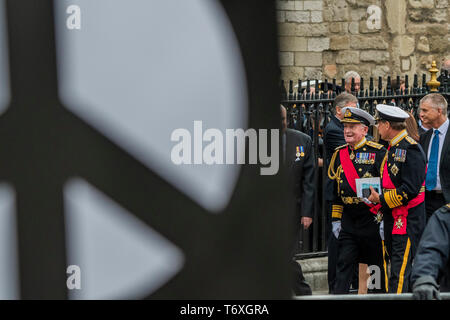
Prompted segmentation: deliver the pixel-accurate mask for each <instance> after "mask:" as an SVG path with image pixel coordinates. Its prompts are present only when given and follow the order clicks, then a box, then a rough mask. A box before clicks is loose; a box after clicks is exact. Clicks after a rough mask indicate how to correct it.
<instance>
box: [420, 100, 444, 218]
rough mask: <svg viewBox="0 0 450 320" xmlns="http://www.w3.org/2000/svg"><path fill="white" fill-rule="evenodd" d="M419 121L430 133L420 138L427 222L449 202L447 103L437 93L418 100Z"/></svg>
mask: <svg viewBox="0 0 450 320" xmlns="http://www.w3.org/2000/svg"><path fill="white" fill-rule="evenodd" d="M420 117H421V119H422V121H423V123H424V124H425V125H427V126H429V127H431V129H430V130H428V131H427V132H425V133H424V134H422V135H421V136H420V144H421V146H422V149H423V150H424V152H425V154H426V155H427V161H428V168H427V176H426V181H425V187H426V191H425V208H426V212H427V220H428V219H429V218H430V217H431V215H432V214H433V212H435V211H436V210H437V209H439V208H440V207H442V206H443V205H444V204H446V203H448V202H450V175H449V174H448V173H449V172H450V130H448V126H449V120H448V116H447V101H446V100H445V98H444V97H443V96H442V95H440V94H439V93H431V94H428V95H426V96H425V97H423V98H422V99H421V100H420Z"/></svg>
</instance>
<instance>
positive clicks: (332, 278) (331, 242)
mask: <svg viewBox="0 0 450 320" xmlns="http://www.w3.org/2000/svg"><path fill="white" fill-rule="evenodd" d="M332 204H333V202H332V201H327V205H328V221H327V228H328V230H327V234H328V240H327V252H328V270H327V279H328V293H329V294H333V293H335V292H334V287H335V285H336V266H337V260H338V256H339V247H338V244H339V241H338V239H336V237H335V236H334V234H333V232H332V228H331V208H332ZM358 275H359V268H358V264H357V263H355V264H354V266H353V276H352V280H351V287H352V288H353V289H358V280H359V279H358V278H359V276H358Z"/></svg>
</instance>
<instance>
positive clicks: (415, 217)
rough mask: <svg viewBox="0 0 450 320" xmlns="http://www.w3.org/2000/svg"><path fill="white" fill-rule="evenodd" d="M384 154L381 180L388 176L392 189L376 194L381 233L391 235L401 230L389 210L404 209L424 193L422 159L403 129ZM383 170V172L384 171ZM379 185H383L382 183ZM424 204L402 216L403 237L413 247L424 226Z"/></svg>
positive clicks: (423, 165)
mask: <svg viewBox="0 0 450 320" xmlns="http://www.w3.org/2000/svg"><path fill="white" fill-rule="evenodd" d="M389 146H390V147H389V148H388V151H387V153H386V159H385V162H386V164H387V165H386V166H385V165H384V163H383V166H382V171H381V176H382V180H383V178H384V177H385V176H386V175H389V177H390V179H391V181H392V183H393V184H394V186H395V189H393V188H392V189H391V188H386V189H385V188H383V194H380V203H381V211H382V212H383V218H384V232H385V235H386V234H388V233H389V234H391V233H392V232H393V229H394V228H396V229H401V228H402V226H403V222H401V223H398V221H394V217H393V209H394V208H396V207H400V206H406V205H408V203H409V202H410V201H411V200H412V199H414V198H416V197H417V196H418V195H419V192H424V191H425V186H424V185H423V183H424V181H425V170H426V157H425V154H424V152H423V150H422V147H421V146H420V145H419V144H418V143H417V142H416V141H415V140H414V139H413V138H411V137H409V136H408V134H407V132H406V130H402V131H401V132H400V133H399V134H398V135H397V136H396V137H394V138H393V139H392V140H391V141H390V143H389ZM385 167H386V168H387V172H385V171H384V168H385ZM382 184H383V183H382ZM425 221H426V214H425V203H424V202H422V203H420V204H419V205H417V206H415V207H413V208H410V209H408V215H407V217H406V234H408V236H409V237H410V238H411V244H412V245H413V247H414V244H417V243H418V241H419V239H420V235H421V234H422V232H423V228H424V227H425Z"/></svg>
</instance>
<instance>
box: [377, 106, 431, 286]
mask: <svg viewBox="0 0 450 320" xmlns="http://www.w3.org/2000/svg"><path fill="white" fill-rule="evenodd" d="M376 109H377V112H378V116H377V127H378V132H379V133H380V136H381V138H382V139H383V140H385V141H389V146H388V150H387V153H386V157H385V159H384V161H383V165H382V169H381V177H382V178H381V179H382V188H383V191H382V193H380V194H378V192H376V191H375V190H373V189H371V190H372V192H371V195H370V197H369V200H370V201H371V202H373V203H378V204H380V205H381V211H382V212H383V219H384V236H385V243H386V249H387V253H388V256H387V257H388V258H390V261H391V271H390V277H389V281H388V288H389V289H388V292H389V293H403V292H408V291H410V286H409V279H410V274H411V265H412V261H413V258H414V255H415V252H416V249H417V246H418V243H419V240H420V236H421V234H422V232H423V229H424V227H425V221H426V214H425V204H424V197H425V194H424V191H425V186H424V183H425V170H426V157H425V154H424V152H423V150H422V148H421V147H420V145H419V144H417V142H416V141H415V140H414V139H412V138H411V137H409V136H408V133H407V132H406V124H405V119H407V118H408V117H409V115H408V114H407V113H406V112H404V111H403V110H401V109H400V108H398V107H394V106H388V105H383V104H379V105H377V107H376ZM386 269H387V268H385V277H386V278H387V270H386Z"/></svg>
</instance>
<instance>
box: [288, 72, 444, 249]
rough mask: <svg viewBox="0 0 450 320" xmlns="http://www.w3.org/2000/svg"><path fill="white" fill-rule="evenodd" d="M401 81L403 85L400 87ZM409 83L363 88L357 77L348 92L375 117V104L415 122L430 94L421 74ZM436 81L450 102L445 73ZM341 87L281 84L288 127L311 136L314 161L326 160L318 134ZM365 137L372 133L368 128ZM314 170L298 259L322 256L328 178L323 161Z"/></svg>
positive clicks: (310, 82)
mask: <svg viewBox="0 0 450 320" xmlns="http://www.w3.org/2000/svg"><path fill="white" fill-rule="evenodd" d="M432 79H433V77H432ZM402 80H403V83H402V85H401V86H400V83H401V82H402ZM409 80H410V79H409V78H408V76H407V75H406V76H405V77H400V76H397V77H396V79H395V81H392V80H391V77H390V76H389V77H387V79H386V82H385V83H383V79H382V78H381V77H379V78H378V81H377V83H376V85H375V80H374V79H373V78H370V79H369V85H368V87H367V88H366V87H365V84H366V83H365V79H364V78H361V82H360V87H359V90H357V91H356V90H355V81H354V79H352V81H351V88H350V93H352V94H353V95H354V96H355V97H356V98H357V99H358V102H359V107H360V108H362V109H364V110H365V111H367V112H369V113H370V114H372V115H374V114H375V107H376V105H377V104H379V103H383V104H390V105H396V106H399V107H400V108H402V109H403V110H406V111H409V112H411V113H412V114H413V116H414V117H415V119H416V120H419V119H418V117H419V112H418V108H419V101H420V99H421V98H422V97H424V96H425V95H427V94H429V93H431V92H432V91H431V90H430V88H429V86H428V85H427V81H426V75H425V74H423V75H422V79H421V81H420V82H421V83H420V84H419V76H418V75H415V76H414V78H413V83H412V86H410V82H409ZM438 80H440V85H439V87H438V88H437V91H436V92H438V93H440V94H442V95H443V96H444V97H445V98H446V100H447V101H450V75H449V73H448V72H447V71H441V75H440V76H439V78H438ZM428 83H429V82H428ZM344 88H345V80H344V79H342V82H341V85H337V83H336V79H333V80H332V81H328V80H324V81H323V82H320V83H319V81H317V80H306V81H304V82H302V80H298V82H297V84H296V85H294V81H292V80H290V81H289V83H288V86H287V88H286V83H285V82H284V81H281V97H282V99H281V104H282V105H283V106H285V107H286V108H287V116H288V127H289V128H294V129H297V130H300V131H302V132H304V133H306V134H308V135H310V136H311V138H312V140H313V145H314V153H315V155H316V158H318V159H327V154H326V152H327V151H326V148H325V147H324V145H323V140H322V133H323V130H324V128H325V127H326V125H327V124H328V123H329V121H330V117H331V115H332V107H333V101H334V99H335V98H336V96H337V95H338V94H340V93H341V92H343V91H344ZM431 88H433V86H431ZM316 128H317V129H316ZM369 134H373V132H372V128H371V129H370V131H369ZM317 168H318V170H316V172H315V176H314V183H315V186H316V193H315V194H316V196H315V199H314V203H315V205H314V215H313V224H312V225H311V227H310V229H309V230H307V231H304V232H302V235H301V240H300V246H299V251H298V254H297V256H298V258H302V257H305V256H309V255H311V253H314V254H315V255H320V254H321V253H323V254H326V249H327V248H326V244H327V236H328V230H327V229H328V227H327V223H328V216H327V215H328V213H327V211H328V209H327V204H326V202H325V197H324V196H323V195H324V187H325V185H326V181H327V179H328V177H327V170H326V169H327V168H326V161H325V160H324V161H323V166H319V165H317Z"/></svg>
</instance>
